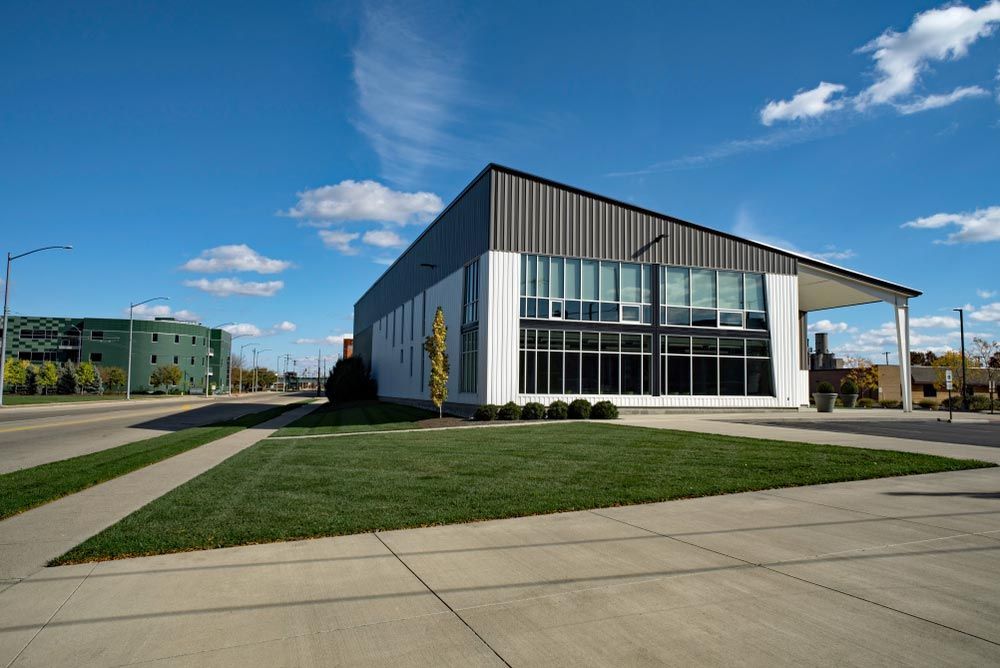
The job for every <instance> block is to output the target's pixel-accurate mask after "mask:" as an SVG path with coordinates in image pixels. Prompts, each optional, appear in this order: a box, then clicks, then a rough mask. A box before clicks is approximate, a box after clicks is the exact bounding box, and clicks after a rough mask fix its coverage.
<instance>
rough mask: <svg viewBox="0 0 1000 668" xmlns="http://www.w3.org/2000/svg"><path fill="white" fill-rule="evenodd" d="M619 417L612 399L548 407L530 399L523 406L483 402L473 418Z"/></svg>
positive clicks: (479, 420)
mask: <svg viewBox="0 0 1000 668" xmlns="http://www.w3.org/2000/svg"><path fill="white" fill-rule="evenodd" d="M616 417H618V407H617V406H615V405H614V404H613V403H611V402H610V401H598V402H597V403H596V404H594V405H593V406H591V404H590V402H589V401H587V400H586V399H576V400H574V401H573V402H572V403H569V404H567V403H566V402H565V401H553V402H552V403H551V404H549V405H548V407H547V408H546V407H545V406H543V405H542V404H540V403H538V402H537V401H529V402H528V403H526V404H525V405H524V406H523V407H522V406H518V405H517V404H515V403H514V402H513V401H508V402H507V403H505V404H504V405H503V406H497V405H496V404H483V405H482V406H480V407H479V408H477V409H476V412H475V413H473V415H472V419H473V420H476V421H477V422H490V421H491V420H541V419H543V418H545V419H548V420H567V419H569V420H586V419H594V420H613V419H615V418H616Z"/></svg>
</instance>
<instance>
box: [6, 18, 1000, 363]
mask: <svg viewBox="0 0 1000 668" xmlns="http://www.w3.org/2000/svg"><path fill="white" fill-rule="evenodd" d="M998 33H1000V0H993V2H989V3H984V2H973V3H971V4H968V5H942V4H939V3H932V2H917V3H891V2H880V3H870V2H839V3H826V4H820V3H791V2H790V3H784V4H782V3H768V4H767V5H765V6H757V5H753V4H752V3H751V4H748V3H731V4H726V3H683V4H682V3H657V2H650V3H633V4H629V3H626V4H625V5H614V4H608V3H601V2H591V3H586V2H584V3H579V2H575V3H571V4H567V5H564V6H559V5H558V3H541V5H539V3H528V2H511V3H479V4H476V5H472V6H463V5H460V4H457V3H455V4H438V3H399V4H392V3H323V2H282V3H223V2H218V3H193V2H192V3H182V2H176V3H161V4H159V5H157V4H153V3H141V4H140V3H111V2H92V3H64V4H62V5H59V4H58V3H46V4H44V5H41V4H38V3H5V4H4V5H3V7H2V8H0V59H2V62H3V63H4V67H3V70H2V74H0V101H2V102H0V156H2V157H3V159H2V160H0V221H2V223H0V225H2V229H3V234H2V238H3V241H4V243H3V244H2V246H3V249H2V250H5V251H6V250H12V251H15V252H19V251H22V250H25V249H28V248H33V247H36V246H39V245H45V244H50V243H70V244H73V245H74V246H75V250H74V251H72V253H47V254H39V255H36V256H33V257H31V258H26V259H24V260H20V261H18V262H17V263H16V264H15V273H14V280H13V281H12V304H11V308H12V310H13V312H14V313H21V314H67V315H69V314H74V315H118V314H121V313H123V312H124V311H125V310H126V309H127V306H128V303H129V301H130V300H132V301H138V300H142V299H145V298H148V297H152V296H156V295H167V296H169V297H170V301H169V302H166V303H164V304H162V305H161V306H160V308H161V309H163V308H165V307H166V308H169V309H170V310H171V313H176V314H178V315H180V316H182V317H190V316H197V317H198V318H199V319H200V320H201V321H202V322H204V323H205V324H208V325H214V324H217V323H222V322H227V321H232V322H236V323H238V324H239V329H238V331H239V332H251V333H253V334H254V336H252V337H247V338H245V339H242V340H241V341H259V342H261V345H262V346H264V347H268V348H272V349H273V350H272V352H269V353H267V354H265V356H264V360H265V361H268V362H271V363H273V356H274V355H277V354H283V353H291V354H292V355H294V356H296V357H298V358H300V359H303V360H305V359H306V358H308V357H309V356H315V354H316V353H315V350H316V349H317V348H319V347H323V348H324V352H325V353H332V352H334V351H336V350H338V349H339V345H340V343H339V342H340V337H341V336H342V335H343V334H345V333H349V332H350V331H351V327H352V324H351V313H352V305H353V303H354V301H355V300H356V299H357V297H358V296H359V295H360V294H361V293H362V292H363V291H364V290H365V289H366V288H367V286H368V285H370V283H371V282H372V281H373V280H374V279H375V278H376V277H377V276H378V275H379V274H380V273H381V272H382V271H383V270H384V269H385V266H386V264H387V263H388V262H391V260H392V259H393V258H394V257H396V256H397V255H398V254H399V252H400V250H401V249H402V247H403V245H405V244H406V243H407V242H409V241H411V240H412V239H413V238H414V237H415V236H416V235H417V234H419V232H420V230H421V229H422V228H423V226H424V225H426V223H427V222H428V221H429V220H430V219H431V218H432V216H433V214H434V212H435V211H437V210H438V209H440V208H441V206H442V205H443V204H446V203H447V202H448V201H449V200H450V199H451V198H453V197H454V196H455V195H456V194H457V193H458V192H459V191H460V190H461V188H462V187H463V186H464V185H465V184H466V183H467V182H468V181H469V180H470V179H471V178H472V177H473V176H474V175H475V174H476V173H477V172H478V171H479V170H480V169H481V168H482V167H483V166H484V165H485V164H486V163H488V162H491V161H493V162H499V163H503V164H507V165H510V166H512V167H516V168H519V169H523V170H526V171H529V172H534V173H537V174H539V175H542V176H546V177H549V178H552V179H555V180H558V181H563V182H566V183H570V184H573V185H576V186H579V187H583V188H586V189H589V190H594V191H597V192H600V193H603V194H606V195H609V196H612V197H617V198H620V199H624V200H627V201H629V202H633V203H636V204H640V205H642V206H645V207H648V208H651V209H654V210H658V211H663V212H666V213H669V214H672V215H676V216H678V217H681V218H686V219H688V220H692V221H696V222H698V223H701V224H704V225H708V226H711V227H715V228H718V229H722V230H728V231H732V232H735V233H737V234H742V235H745V236H750V237H753V238H757V239H760V240H762V241H766V242H770V243H775V244H778V245H782V246H786V247H790V248H793V249H796V250H799V251H803V252H808V253H813V254H818V255H820V256H822V257H825V258H827V259H830V260H831V261H834V262H836V263H839V264H842V265H845V266H848V267H851V268H855V269H858V270H860V271H863V272H866V273H871V274H875V275H878V276H882V277H885V278H888V279H890V280H894V281H897V282H900V283H904V284H907V285H911V286H913V287H915V288H917V289H920V290H923V291H924V292H925V295H924V296H922V297H920V298H919V299H916V300H914V301H913V303H912V317H913V322H914V325H915V329H914V336H913V343H914V347H915V348H917V349H926V348H933V349H937V350H941V349H946V348H948V347H954V346H957V344H958V335H957V327H956V323H955V321H954V318H953V316H954V315H955V314H954V313H952V312H951V309H952V308H953V307H958V306H965V307H966V308H967V309H968V314H967V323H966V325H967V326H966V329H967V331H968V332H971V333H979V334H985V335H991V336H992V337H994V338H997V337H998V333H1000V278H998V276H1000V272H998V267H1000V178H998V174H1000V35H998ZM811 319H812V322H813V323H814V325H815V326H818V327H819V328H821V329H827V330H829V331H831V332H832V336H831V339H832V343H833V345H834V347H835V348H836V349H838V350H840V351H842V352H843V353H845V354H846V353H851V354H863V355H865V356H869V357H872V358H873V359H874V358H876V357H878V358H880V357H881V355H880V353H881V352H882V351H883V350H892V349H893V348H894V345H893V340H894V339H893V338H892V336H893V334H892V332H891V331H889V330H888V329H887V328H886V327H885V324H886V323H888V322H890V320H891V310H890V308H889V307H888V306H885V305H882V306H879V305H875V306H866V307H858V308H852V309H843V310H838V311H830V312H824V313H818V314H814V315H813V316H812V317H811ZM970 336H971V334H970Z"/></svg>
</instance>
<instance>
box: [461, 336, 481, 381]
mask: <svg viewBox="0 0 1000 668" xmlns="http://www.w3.org/2000/svg"><path fill="white" fill-rule="evenodd" d="M461 361H462V368H461V371H460V372H459V373H460V381H461V382H460V383H459V391H460V392H476V380H477V369H478V366H479V330H478V329H471V330H469V331H467V332H462V351H461Z"/></svg>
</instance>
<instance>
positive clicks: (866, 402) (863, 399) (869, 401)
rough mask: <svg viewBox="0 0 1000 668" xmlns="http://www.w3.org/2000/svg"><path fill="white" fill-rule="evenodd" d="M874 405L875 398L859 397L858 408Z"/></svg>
mask: <svg viewBox="0 0 1000 668" xmlns="http://www.w3.org/2000/svg"><path fill="white" fill-rule="evenodd" d="M874 405H875V400H874V399H869V398H868V397H861V398H860V399H858V408H871V407H872V406H874Z"/></svg>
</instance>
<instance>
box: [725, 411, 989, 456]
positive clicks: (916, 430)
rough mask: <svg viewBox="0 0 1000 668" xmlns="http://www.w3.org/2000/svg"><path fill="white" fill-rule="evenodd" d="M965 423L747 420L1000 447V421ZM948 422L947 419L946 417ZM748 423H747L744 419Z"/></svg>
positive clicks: (852, 432)
mask: <svg viewBox="0 0 1000 668" xmlns="http://www.w3.org/2000/svg"><path fill="white" fill-rule="evenodd" d="M962 417H963V419H964V421H962V422H952V423H949V422H946V421H941V422H937V421H931V420H926V419H917V420H900V419H896V420H879V419H875V420H872V419H867V420H866V419H854V420H845V419H840V420H746V421H745V422H746V424H764V425H771V426H773V427H791V428H793V429H812V430H816V431H836V432H842V433H845V434H863V435H866V436H888V437H891V438H905V439H910V440H919V441H935V442H937V443H962V444H964V445H981V446H984V447H988V448H1000V422H996V421H991V420H987V419H985V418H984V419H982V420H980V421H975V422H973V421H972V420H974V418H970V417H969V416H962ZM945 419H947V418H945ZM740 421H741V422H744V421H743V420H740Z"/></svg>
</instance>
